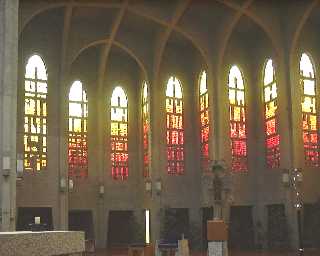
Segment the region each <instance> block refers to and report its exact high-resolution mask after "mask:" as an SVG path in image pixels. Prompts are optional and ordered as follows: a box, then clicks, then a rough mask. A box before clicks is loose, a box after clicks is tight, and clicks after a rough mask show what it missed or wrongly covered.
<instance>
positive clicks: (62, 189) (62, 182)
mask: <svg viewBox="0 0 320 256" xmlns="http://www.w3.org/2000/svg"><path fill="white" fill-rule="evenodd" d="M66 187H67V184H66V179H65V178H64V177H61V178H60V192H65V191H66Z"/></svg>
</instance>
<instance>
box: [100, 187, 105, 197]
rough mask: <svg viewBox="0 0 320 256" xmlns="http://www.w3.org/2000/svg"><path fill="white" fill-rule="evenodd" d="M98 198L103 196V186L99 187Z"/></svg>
mask: <svg viewBox="0 0 320 256" xmlns="http://www.w3.org/2000/svg"><path fill="white" fill-rule="evenodd" d="M99 196H100V197H103V196H104V185H100V186H99Z"/></svg>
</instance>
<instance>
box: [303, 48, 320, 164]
mask: <svg viewBox="0 0 320 256" xmlns="http://www.w3.org/2000/svg"><path fill="white" fill-rule="evenodd" d="M300 84H301V86H302V103H301V105H302V130H303V146H304V156H305V162H306V165H308V166H315V167H317V166H319V138H318V131H317V130H318V125H319V124H318V118H317V105H316V79H315V74H314V67H313V64H312V62H311V58H310V57H309V56H308V55H307V54H306V53H303V54H302V56H301V59H300Z"/></svg>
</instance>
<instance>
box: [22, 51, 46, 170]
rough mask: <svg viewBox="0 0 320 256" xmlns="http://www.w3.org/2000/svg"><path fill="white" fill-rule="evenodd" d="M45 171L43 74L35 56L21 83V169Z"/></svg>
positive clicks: (43, 67)
mask: <svg viewBox="0 0 320 256" xmlns="http://www.w3.org/2000/svg"><path fill="white" fill-rule="evenodd" d="M46 167H47V71H46V67H45V64H44V62H43V60H42V59H41V57H40V56H39V55H33V56H31V57H30V58H29V60H28V62H27V65H26V71H25V81H24V169H25V170H26V171H41V170H43V169H46Z"/></svg>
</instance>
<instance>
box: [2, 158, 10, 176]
mask: <svg viewBox="0 0 320 256" xmlns="http://www.w3.org/2000/svg"><path fill="white" fill-rule="evenodd" d="M10 161H11V159H10V156H4V157H3V158H2V175H3V176H5V177H7V176H9V175H10V169H11V164H10Z"/></svg>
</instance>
